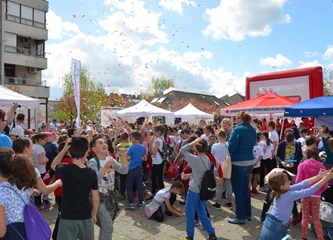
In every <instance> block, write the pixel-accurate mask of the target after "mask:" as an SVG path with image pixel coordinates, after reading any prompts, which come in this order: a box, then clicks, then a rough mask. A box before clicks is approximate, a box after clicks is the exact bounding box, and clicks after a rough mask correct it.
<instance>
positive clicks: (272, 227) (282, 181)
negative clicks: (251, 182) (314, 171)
mask: <svg viewBox="0 0 333 240" xmlns="http://www.w3.org/2000/svg"><path fill="white" fill-rule="evenodd" d="M332 178H333V173H332V169H331V170H329V171H321V172H320V173H319V174H318V175H316V176H314V177H312V178H308V179H306V180H303V181H302V182H300V183H297V184H294V185H291V186H290V180H291V177H290V176H289V175H288V174H287V173H286V172H276V173H273V174H272V175H270V176H269V179H268V184H269V186H270V187H271V189H272V197H273V198H274V203H273V208H272V210H271V211H270V212H268V213H267V214H266V219H265V221H264V224H263V227H262V229H261V233H260V237H259V239H260V240H280V239H283V238H284V237H285V236H286V235H287V231H288V228H289V217H290V215H291V212H292V208H293V205H294V201H296V200H298V199H300V198H305V197H309V196H311V195H312V194H314V193H315V192H316V191H318V190H319V189H320V188H321V187H322V186H323V185H324V184H325V183H327V181H329V180H330V179H332ZM314 183H315V184H314ZM312 184H314V185H312ZM311 185H312V186H311Z"/></svg>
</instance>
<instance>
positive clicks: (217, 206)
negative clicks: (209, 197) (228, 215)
mask: <svg viewBox="0 0 333 240" xmlns="http://www.w3.org/2000/svg"><path fill="white" fill-rule="evenodd" d="M212 207H213V208H215V209H221V204H218V203H214V204H213V205H212Z"/></svg>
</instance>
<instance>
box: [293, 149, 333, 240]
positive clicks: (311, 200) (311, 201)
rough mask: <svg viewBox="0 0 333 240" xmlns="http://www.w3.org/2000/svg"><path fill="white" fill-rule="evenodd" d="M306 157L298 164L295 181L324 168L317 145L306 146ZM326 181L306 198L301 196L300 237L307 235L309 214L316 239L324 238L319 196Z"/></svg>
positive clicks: (324, 187) (304, 237)
mask: <svg viewBox="0 0 333 240" xmlns="http://www.w3.org/2000/svg"><path fill="white" fill-rule="evenodd" d="M306 158H307V159H308V160H305V161H304V162H303V163H301V164H300V165H299V166H298V170H297V176H296V183H299V182H301V181H303V180H304V179H307V178H310V177H313V176H316V175H317V174H318V173H319V172H320V171H321V170H325V167H324V165H323V164H322V163H321V162H320V158H319V150H318V148H317V147H314V146H312V147H308V149H307V151H306ZM327 187H328V184H327V183H326V184H325V185H324V186H322V187H321V188H320V189H319V190H318V191H317V192H315V193H314V194H313V195H311V196H310V197H307V198H302V239H306V238H307V237H308V228H309V221H310V216H311V219H312V222H313V224H314V226H315V229H316V234H317V239H319V240H322V239H324V236H323V228H322V226H321V223H320V219H319V208H320V203H321V200H320V196H321V194H322V193H323V192H324V191H325V190H326V189H327Z"/></svg>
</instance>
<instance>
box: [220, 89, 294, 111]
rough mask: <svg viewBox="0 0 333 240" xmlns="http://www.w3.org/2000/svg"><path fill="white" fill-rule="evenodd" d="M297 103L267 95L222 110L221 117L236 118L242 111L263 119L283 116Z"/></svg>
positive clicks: (274, 95) (281, 97) (271, 94)
mask: <svg viewBox="0 0 333 240" xmlns="http://www.w3.org/2000/svg"><path fill="white" fill-rule="evenodd" d="M297 102H298V101H295V100H291V99H289V98H287V97H283V96H280V95H277V94H273V93H267V94H264V95H260V96H258V97H256V98H252V99H249V100H247V101H244V102H240V103H237V104H235V105H232V106H229V107H226V108H223V109H221V115H223V116H235V115H237V114H238V113H239V112H241V111H246V112H248V113H250V114H252V115H255V116H261V117H273V116H283V114H284V108H285V107H287V106H290V105H292V104H295V103H297Z"/></svg>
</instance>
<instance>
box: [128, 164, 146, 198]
mask: <svg viewBox="0 0 333 240" xmlns="http://www.w3.org/2000/svg"><path fill="white" fill-rule="evenodd" d="M142 177H143V170H142V168H140V167H137V168H134V169H132V170H129V171H128V174H127V177H126V191H127V198H128V202H129V203H133V202H134V196H133V185H134V183H136V186H137V189H138V195H139V203H142V202H143V183H142Z"/></svg>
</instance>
